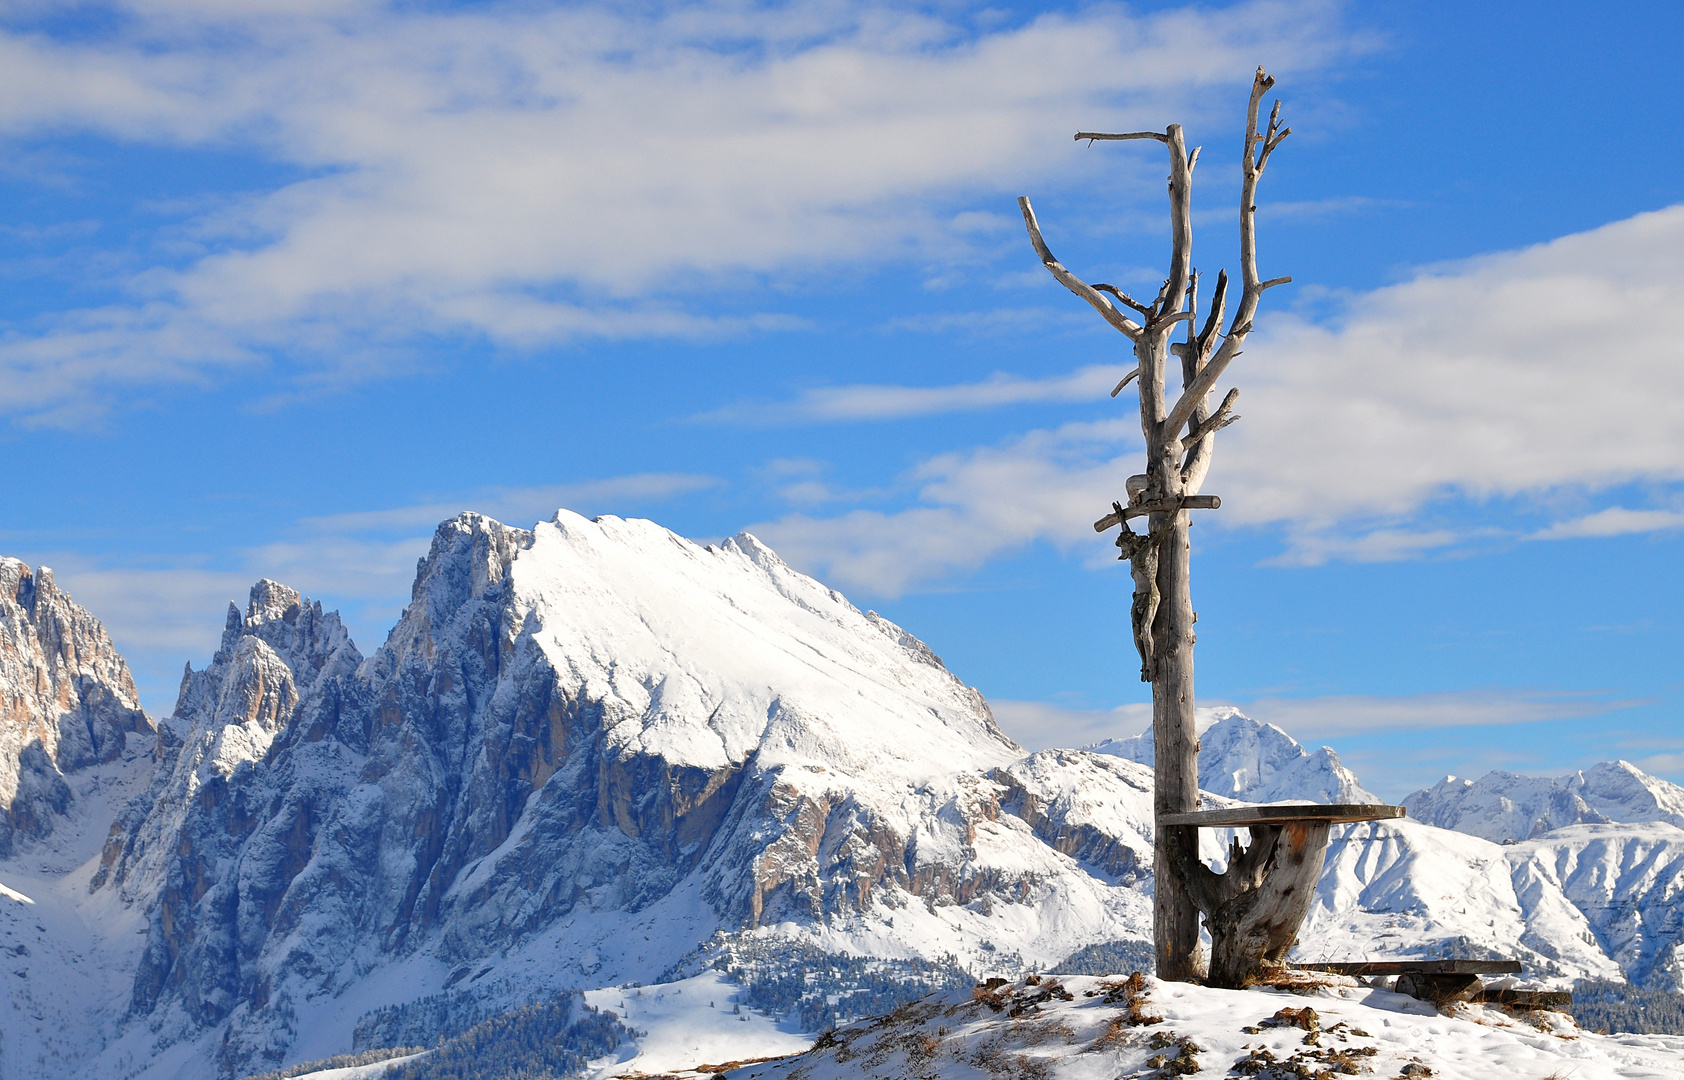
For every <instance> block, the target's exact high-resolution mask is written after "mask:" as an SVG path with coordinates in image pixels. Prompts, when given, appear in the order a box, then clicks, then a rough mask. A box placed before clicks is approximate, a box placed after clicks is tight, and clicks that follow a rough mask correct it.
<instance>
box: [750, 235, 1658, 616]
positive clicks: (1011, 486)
mask: <svg viewBox="0 0 1684 1080" xmlns="http://www.w3.org/2000/svg"><path fill="white" fill-rule="evenodd" d="M1282 269H1288V268H1282ZM1071 303H1072V304H1074V303H1076V301H1074V300H1073V299H1072V300H1071ZM1680 342H1684V206H1678V207H1672V208H1669V209H1667V210H1663V211H1658V212H1654V213H1648V214H1641V215H1638V216H1637V217H1634V218H1630V219H1628V220H1625V221H1620V222H1615V223H1613V224H1611V225H1607V226H1604V227H1602V228H1599V229H1595V230H1592V231H1590V232H1586V233H1579V234H1575V235H1572V236H1567V237H1563V238H1561V239H1559V240H1555V241H1553V242H1551V243H1548V244H1541V245H1538V246H1536V247H1532V248H1527V249H1525V250H1522V251H1516V252H1508V253H1504V254H1500V255H1493V256H1488V257H1485V258H1481V259H1476V260H1472V261H1470V262H1466V263H1461V264H1457V265H1454V266H1445V267H1437V268H1433V269H1431V270H1429V271H1426V272H1423V273H1422V274H1421V275H1420V276H1418V277H1417V278H1415V279H1414V280H1411V281H1408V282H1405V283H1403V284H1399V285H1394V286H1390V287H1387V288H1383V289H1378V290H1376V291H1374V292H1372V293H1368V294H1366V295H1361V296H1356V297H1354V298H1351V299H1350V300H1349V301H1348V303H1347V306H1346V308H1345V310H1344V312H1343V314H1342V316H1341V318H1340V319H1339V320H1338V321H1337V322H1336V323H1335V324H1333V325H1329V326H1315V325H1311V324H1309V323H1306V322H1303V321H1301V320H1298V319H1295V318H1292V317H1291V316H1281V315H1275V316H1272V317H1268V318H1265V320H1264V321H1263V322H1262V323H1261V326H1260V329H1259V331H1258V333H1257V334H1256V335H1254V336H1253V338H1252V340H1251V342H1250V343H1249V345H1248V348H1247V352H1246V355H1245V356H1244V357H1243V358H1242V359H1241V360H1239V361H1238V362H1237V363H1236V364H1235V365H1234V366H1233V368H1231V369H1230V379H1231V380H1232V382H1233V383H1234V384H1236V385H1238V386H1239V387H1240V388H1241V390H1242V393H1241V397H1240V400H1239V407H1238V411H1239V412H1240V413H1241V414H1242V415H1243V417H1244V419H1242V420H1241V421H1240V422H1239V423H1238V424H1236V425H1234V426H1233V427H1231V428H1228V429H1227V430H1225V431H1224V432H1223V433H1222V435H1221V436H1219V437H1218V440H1217V451H1216V457H1215V464H1214V466H1213V468H1212V470H1211V474H1210V477H1209V479H1208V480H1207V482H1206V484H1205V491H1206V492H1208V493H1212V494H1217V495H1220V496H1221V497H1222V500H1223V501H1222V509H1221V510H1220V511H1216V512H1214V513H1209V512H1207V513H1204V514H1201V515H1199V516H1197V517H1196V520H1199V521H1204V522H1211V523H1214V524H1218V525H1220V526H1225V527H1232V526H1258V525H1272V526H1279V527H1281V528H1282V529H1283V530H1284V532H1285V534H1286V537H1287V541H1288V547H1287V550H1286V552H1285V553H1284V554H1283V555H1282V556H1281V558H1280V560H1279V561H1282V562H1289V563H1301V564H1302V563H1315V562H1321V561H1325V560H1327V559H1350V560H1358V561H1373V560H1385V559H1398V558H1407V557H1411V556H1415V555H1419V554H1421V553H1424V552H1428V551H1432V550H1437V549H1443V548H1449V547H1453V546H1456V545H1459V544H1463V543H1466V542H1468V541H1470V540H1475V539H1478V538H1481V537H1490V536H1492V535H1494V534H1495V533H1497V532H1498V531H1500V530H1496V529H1495V528H1494V527H1493V526H1491V525H1489V524H1488V523H1487V522H1485V521H1482V520H1481V519H1480V518H1479V516H1478V504H1479V503H1480V502H1481V501H1484V500H1491V499H1517V498H1518V499H1523V500H1524V499H1531V500H1535V501H1536V503H1537V505H1539V506H1547V505H1548V504H1549V502H1550V499H1549V498H1548V497H1549V496H1552V495H1554V494H1556V493H1560V492H1572V493H1578V494H1579V495H1580V496H1581V497H1582V496H1583V495H1585V494H1594V493H1595V492H1598V491H1605V490H1608V489H1611V488H1614V487H1617V486H1619V485H1623V484H1630V483H1634V482H1641V483H1645V484H1649V485H1655V486H1659V487H1661V488H1663V489H1664V488H1666V487H1667V486H1668V485H1676V484H1678V483H1679V482H1681V481H1684V346H1681V345H1680V344H1679V343H1680ZM1096 373H1097V369H1090V370H1089V372H1088V373H1080V372H1079V373H1076V374H1075V375H1072V376H1068V377H1066V378H1065V379H1063V380H1044V381H1040V382H1037V383H1034V384H1033V386H1034V388H1035V392H1038V393H1040V392H1048V391H1049V390H1050V388H1053V387H1060V386H1063V387H1074V386H1075V385H1076V384H1077V382H1078V381H1079V380H1081V379H1083V378H1087V377H1090V376H1092V377H1095V378H1096V381H1097V376H1096ZM982 386H983V388H986V386H987V384H982ZM860 389H861V391H862V394H861V399H860V400H862V401H865V402H871V401H876V402H881V403H888V404H892V403H899V402H908V403H911V402H919V401H924V402H932V403H934V402H941V403H947V404H955V403H961V402H966V401H969V400H974V399H975V398H976V397H977V396H978V395H979V394H980V393H981V391H980V390H979V388H978V387H976V386H959V387H950V388H946V392H945V394H944V391H943V390H942V389H941V388H918V389H911V388H906V389H905V390H904V396H897V395H896V394H895V393H894V392H893V389H892V388H884V387H873V388H860ZM867 389H868V390H869V391H870V393H869V394H866V393H864V391H865V390H867ZM1007 389H1011V388H1010V387H1008V388H1007ZM1015 389H1016V391H1017V392H1018V393H1019V394H1020V395H1021V397H1022V399H1025V400H1027V399H1030V395H1029V394H1027V393H1024V392H1023V391H1024V389H1025V388H1024V387H1021V386H1019V387H1016V388H1015ZM1004 396H1005V394H1002V397H1004ZM880 408H884V409H885V411H886V405H885V406H880ZM866 411H867V410H866V409H865V408H864V407H861V408H860V412H862V413H864V412H866ZM1133 412H1134V398H1133V395H1132V393H1131V392H1129V391H1125V392H1124V394H1123V395H1122V397H1121V398H1120V399H1119V409H1118V413H1119V419H1118V420H1116V421H1114V422H1110V423H1097V424H1073V425H1067V426H1065V427H1063V428H1059V429H1057V430H1053V431H1038V432H1032V433H1030V434H1028V435H1026V436H1021V437H1018V438H1016V439H1013V440H1010V441H1008V442H1005V443H1002V444H1000V445H997V446H991V447H984V448H978V449H971V450H967V451H962V452H955V453H950V454H945V455H942V456H940V457H936V458H932V459H930V460H929V461H926V462H924V463H923V464H922V465H921V466H920V467H919V468H918V469H917V470H916V471H915V473H914V479H915V480H917V481H918V483H919V485H920V486H919V490H918V494H919V499H920V501H921V503H923V505H920V506H916V507H912V508H910V509H904V510H899V511H895V512H873V511H868V510H859V511H855V512H854V513H852V514H849V515H844V516H842V517H837V518H830V519H817V518H811V517H806V516H800V515H797V516H791V517H787V518H784V519H782V520H780V521H777V522H774V523H768V524H765V525H761V526H758V527H757V531H759V532H760V533H761V534H762V535H764V536H766V537H767V538H768V540H769V542H773V543H774V544H777V543H782V544H785V545H787V546H788V548H789V550H790V554H791V555H792V556H793V557H794V558H796V559H797V560H800V561H801V563H802V564H803V565H807V566H812V567H817V568H824V569H825V570H826V572H828V573H829V574H830V575H831V576H832V577H834V578H836V579H837V580H838V581H840V582H846V583H847V584H848V586H849V587H851V588H854V589H856V590H863V591H870V592H878V593H883V594H888V595H893V594H896V593H898V592H900V591H903V590H905V589H907V588H911V587H913V586H915V585H916V584H918V583H920V582H921V581H926V580H929V579H932V578H937V577H940V576H942V575H943V574H944V573H947V572H950V571H953V570H966V569H970V568H973V567H975V566H977V565H980V564H981V563H982V562H983V561H985V560H986V559H988V558H991V557H993V556H994V555H996V554H999V553H1003V552H1008V551H1012V550H1015V549H1018V548H1021V547H1022V546H1023V545H1025V544H1029V543H1032V542H1035V541H1050V542H1052V543H1054V544H1057V545H1060V546H1068V545H1070V544H1072V543H1075V542H1077V541H1079V540H1080V541H1084V542H1085V543H1086V544H1088V545H1091V544H1092V543H1093V537H1092V534H1091V531H1090V529H1089V523H1090V522H1092V521H1093V520H1094V519H1095V518H1097V517H1099V516H1101V515H1102V514H1103V513H1104V512H1105V508H1106V507H1107V506H1108V505H1109V504H1110V502H1111V500H1113V499H1115V498H1118V497H1120V496H1121V495H1122V493H1123V490H1124V484H1123V481H1124V478H1125V477H1126V476H1128V475H1129V474H1130V473H1133V472H1135V471H1137V470H1138V469H1140V468H1141V465H1142V461H1141V458H1140V453H1139V448H1140V436H1139V425H1138V420H1137V419H1136V417H1135V416H1134V415H1129V414H1132V413H1133ZM1443 499H1458V500H1461V505H1463V506H1464V507H1466V508H1469V509H1467V510H1466V512H1465V513H1464V515H1463V516H1464V518H1466V519H1467V521H1468V523H1467V524H1466V525H1465V526H1462V527H1445V526H1443V525H1439V524H1432V523H1426V522H1423V521H1422V520H1421V519H1420V517H1419V515H1420V513H1421V511H1423V509H1425V508H1428V507H1430V506H1431V505H1432V504H1433V503H1435V502H1436V501H1438V500H1443ZM1681 525H1684V514H1680V513H1679V512H1676V511H1674V510H1670V509H1667V510H1632V509H1626V508H1621V507H1614V508H1609V509H1604V510H1601V511H1597V512H1594V513H1591V514H1589V515H1586V516H1581V517H1578V518H1576V519H1574V520H1570V521H1563V522H1560V523H1557V524H1556V525H1553V526H1550V527H1547V528H1545V529H1543V530H1542V531H1540V532H1537V533H1535V534H1534V535H1535V536H1536V537H1537V538H1539V539H1548V538H1566V537H1585V536H1609V535H1615V534H1617V533H1624V532H1635V531H1651V530H1658V529H1672V528H1678V527H1680V526H1681Z"/></svg>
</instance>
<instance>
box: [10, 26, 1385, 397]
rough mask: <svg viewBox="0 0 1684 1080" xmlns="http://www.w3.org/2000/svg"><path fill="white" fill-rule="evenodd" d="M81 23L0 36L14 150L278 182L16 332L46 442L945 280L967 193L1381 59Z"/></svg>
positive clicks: (1027, 30) (1058, 42) (959, 31)
mask: <svg viewBox="0 0 1684 1080" xmlns="http://www.w3.org/2000/svg"><path fill="white" fill-rule="evenodd" d="M89 11H90V13H94V14H103V15H105V16H108V17H106V18H103V19H99V18H95V19H93V20H91V21H89V22H86V23H85V24H83V29H82V30H81V31H79V32H77V33H74V34H62V35H57V36H55V32H54V30H53V24H51V23H40V24H33V23H31V21H30V19H31V17H32V15H33V10H32V9H30V8H27V7H24V8H16V9H12V10H11V11H10V12H9V13H8V16H6V17H0V134H4V135H6V136H9V137H11V138H12V139H13V140H14V141H17V140H25V141H28V140H39V139H42V138H45V137H48V136H56V135H58V134H61V133H65V132H71V133H80V134H88V135H93V136H96V137H102V138H109V139H113V140H119V141H121V142H124V143H128V144H139V145H143V146H149V147H156V148H161V149H163V150H165V151H170V150H175V149H187V150H198V149H207V148H208V149H213V150H215V151H217V152H219V153H230V154H235V155H243V156H244V157H245V158H246V159H248V160H250V161H251V162H253V163H254V165H256V166H258V168H257V170H256V171H257V173H258V174H259V175H260V176H261V175H263V174H264V173H265V171H267V172H268V173H270V174H272V175H273V176H275V177H276V179H274V180H272V181H269V182H268V183H264V182H263V181H262V180H259V181H258V182H257V184H256V185H255V188H254V190H252V191H250V192H248V193H246V194H244V195H241V196H239V197H234V198H231V199H223V200H221V201H220V202H219V203H218V205H217V206H216V207H215V208H213V209H209V210H199V211H192V210H189V211H185V212H184V216H182V217H179V218H178V219H177V220H176V221H175V227H176V229H177V231H178V232H179V233H180V235H181V236H182V238H183V243H182V244H181V245H177V247H176V248H174V249H172V251H171V252H170V253H169V254H168V255H167V256H166V255H158V256H155V257H151V261H149V262H147V263H146V264H145V265H141V266H138V267H130V268H128V269H126V270H120V271H113V272H112V273H113V276H112V280H111V281H110V283H109V284H110V287H111V288H112V290H114V291H115V292H116V293H117V294H118V295H119V296H120V299H118V300H115V301H113V302H112V303H109V304H104V305H101V306H97V307H91V308H88V309H86V310H79V311H47V312H42V313H41V315H40V317H39V318H38V319H36V320H35V321H34V322H32V323H30V324H27V325H19V326H15V327H13V328H11V330H10V332H9V333H8V334H6V335H5V336H4V337H3V338H0V371H4V372H5V373H6V378H5V379H4V380H0V384H3V388H0V409H3V410H4V411H6V412H10V413H13V414H25V415H30V416H35V417H37V418H38V419H39V420H41V421H43V422H49V421H51V420H52V419H53V418H54V417H55V416H58V415H59V413H58V411H57V410H62V409H65V408H69V407H73V406H71V405H69V404H67V403H73V402H81V403H82V405H81V406H80V407H82V408H83V409H87V408H93V407H98V406H100V405H102V404H108V403H109V402H110V401H111V400H112V396H113V395H114V394H116V393H120V392H123V391H124V390H125V389H126V388H133V387H145V386H155V385H159V384H163V383H191V382H193V381H195V380H201V379H207V378H214V377H216V376H217V375H218V374H219V373H222V372H226V371H229V370H236V369H250V368H257V367H262V366H266V365H272V364H279V365H280V366H281V367H282V368H283V369H285V370H287V371H293V370H295V369H296V370H297V371H298V372H301V373H303V374H305V375H309V376H312V377H314V378H315V379H316V381H317V382H323V381H328V382H331V381H332V380H333V379H336V378H337V379H347V380H355V379H361V378H369V377H376V376H378V375H379V374H381V373H383V372H387V371H390V370H393V369H394V368H398V369H401V368H402V367H403V364H404V361H405V347H406V346H408V345H412V344H415V343H416V342H418V341H424V340H426V339H428V338H429V336H435V337H436V336H440V335H443V336H446V337H460V336H468V337H471V338H482V339H486V340H489V341H491V342H493V343H494V344H496V345H498V346H499V347H504V348H516V349H519V348H529V347H534V346H538V345H543V344H547V343H553V342H557V341H565V340H569V339H577V338H581V337H584V338H590V337H607V338H621V337H650V336H677V337H696V336H717V335H719V334H725V333H734V332H736V333H740V332H744V331H749V330H754V329H755V328H774V329H775V328H777V327H779V326H787V325H788V318H787V316H784V315H780V314H779V313H777V312H775V311H761V312H752V311H751V312H747V313H742V314H729V313H727V314H720V313H719V312H718V311H717V310H710V306H709V305H703V304H698V303H695V302H694V301H695V298H696V297H698V296H701V295H709V294H711V293H712V292H714V291H717V290H719V289H722V288H723V289H727V290H729V289H730V288H731V287H732V285H733V283H741V282H742V281H743V280H759V279H760V276H762V275H768V274H797V273H805V272H811V271H812V270H814V269H815V268H820V267H830V266H838V265H871V264H876V263H880V262H882V261H885V260H892V261H897V262H900V261H904V260H905V259H907V258H908V257H919V258H925V259H934V260H936V261H940V260H942V259H945V258H947V257H949V256H951V255H953V254H954V253H956V252H961V251H963V250H966V249H967V245H969V244H971V243H972V242H973V239H972V238H973V237H975V236H978V235H986V234H988V233H990V232H991V231H994V230H997V229H998V228H999V227H1000V222H999V221H998V220H996V218H997V217H998V215H986V214H978V213H975V212H974V208H973V207H971V206H969V205H968V203H969V201H970V199H972V198H973V197H974V195H975V193H977V192H979V191H987V192H990V193H996V192H1002V191H1007V190H1013V191H1015V189H1016V188H1017V187H1019V186H1021V185H1023V184H1025V183H1028V182H1030V181H1043V180H1045V181H1046V182H1049V183H1050V182H1052V181H1051V178H1053V177H1055V176H1056V177H1058V179H1059V182H1062V183H1070V182H1079V180H1080V179H1081V176H1082V175H1085V174H1084V173H1083V172H1082V170H1083V168H1084V167H1087V168H1093V167H1097V159H1096V161H1095V163H1094V164H1092V165H1088V166H1084V165H1082V164H1078V165H1077V166H1076V168H1075V173H1076V174H1077V175H1075V176H1072V175H1071V172H1072V170H1071V166H1070V163H1069V162H1068V161H1066V160H1064V159H1063V157H1061V156H1058V155H1054V154H1052V153H1050V152H1049V151H1051V150H1052V149H1053V148H1055V147H1059V148H1064V149H1068V148H1067V147H1065V146H1064V144H1065V143H1066V142H1067V141H1068V132H1070V131H1071V130H1074V129H1075V128H1076V127H1077V126H1078V120H1080V122H1081V123H1087V124H1093V123H1101V124H1107V125H1122V126H1128V125H1139V124H1154V125H1155V124H1161V123H1162V116H1163V115H1164V114H1165V113H1166V112H1168V111H1170V110H1172V109H1173V111H1174V112H1175V113H1176V114H1177V115H1185V114H1188V113H1190V112H1193V111H1194V110H1193V108H1192V105H1191V103H1190V97H1191V94H1192V92H1193V91H1195V90H1198V89H1201V88H1205V87H1211V86H1233V85H1238V84H1241V83H1243V81H1244V80H1245V79H1248V78H1249V72H1250V71H1251V69H1252V67H1253V66H1254V65H1255V63H1256V57H1257V56H1258V55H1267V56H1269V57H1271V65H1272V66H1273V67H1276V68H1279V69H1281V70H1282V72H1283V73H1286V72H1290V71H1293V70H1300V71H1302V70H1307V69H1313V68H1316V67H1318V66H1323V65H1326V64H1328V63H1329V62H1332V61H1333V60H1335V59H1337V58H1338V57H1340V56H1343V55H1347V54H1349V53H1350V52H1351V51H1352V50H1353V49H1355V48H1360V47H1361V45H1360V43H1359V42H1356V41H1355V40H1354V39H1353V38H1352V36H1351V35H1350V34H1348V33H1347V32H1346V31H1345V30H1344V28H1343V26H1342V24H1341V20H1340V15H1339V9H1338V6H1337V5H1336V4H1333V3H1330V2H1309V3H1299V4H1293V5H1284V4H1279V3H1272V2H1267V0H1262V2H1252V3H1243V4H1239V5H1236V6H1233V7H1229V8H1225V9H1223V10H1221V11H1206V10H1204V9H1200V8H1195V7H1189V8H1186V9H1182V10H1170V11H1165V12H1159V13H1153V14H1146V15H1138V16H1137V15H1134V14H1131V13H1130V12H1129V11H1128V10H1127V9H1125V8H1121V7H1114V6H1110V5H1101V6H1096V7H1092V8H1086V9H1078V10H1075V11H1070V12H1060V13H1049V14H1046V15H1042V16H1039V17H1036V18H1033V19H1030V20H1027V21H1017V22H1007V23H1003V24H997V25H994V26H993V27H992V28H985V29H978V26H979V25H980V24H979V23H978V22H977V21H973V20H970V19H969V17H968V15H967V13H965V12H962V11H953V10H950V9H948V8H946V7H944V6H932V7H931V8H929V9H928V10H924V11H919V10H909V9H905V8H904V7H895V6H892V5H874V4H872V3H862V2H842V3H821V2H810V3H808V2H795V3H787V4H776V5H746V4H744V5H737V4H727V5H710V6H695V5H688V4H685V5H670V6H669V5H659V4H657V5H650V6H641V7H631V8H628V7H625V6H613V5H606V4H583V5H559V4H517V3H507V4H489V5H473V6H470V7H468V8H458V9H438V8H435V7H429V6H425V5H423V6H419V7H418V6H415V5H407V4H388V3H377V2H372V0H367V2H361V3H353V4H348V5H338V4H335V5H325V4H322V5H318V4H315V3H297V4H292V3H262V4H249V5H248V4H215V3H185V2H183V3H161V2H141V0H132V2H128V3H124V2H120V0H119V2H112V3H107V4H96V5H90V7H89ZM1055 161H1057V162H1058V164H1057V165H1054V164H1053V162H1055ZM1114 164H1115V163H1112V165H1113V167H1114ZM1142 175H1144V174H1142ZM1143 190H1144V189H1143ZM189 194H192V193H189ZM190 202H191V200H190V199H189V200H188V203H190ZM143 261H144V260H143ZM344 357H353V358H354V362H352V363H349V364H347V363H345V362H343V361H342V358H344ZM88 402H91V403H92V404H91V405H89V404H87V403H88Z"/></svg>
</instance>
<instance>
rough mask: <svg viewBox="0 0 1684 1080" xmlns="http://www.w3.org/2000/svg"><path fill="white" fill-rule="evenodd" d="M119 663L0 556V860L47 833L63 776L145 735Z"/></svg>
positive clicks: (67, 609) (62, 597) (53, 592)
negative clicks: (131, 736)
mask: <svg viewBox="0 0 1684 1080" xmlns="http://www.w3.org/2000/svg"><path fill="white" fill-rule="evenodd" d="M151 730H152V723H151V721H150V720H148V719H147V717H146V714H145V713H144V712H142V711H141V708H140V700H139V696H138V695H137V693H136V691H135V685H134V680H133V679H132V678H131V677H130V676H129V667H128V664H127V663H125V662H124V660H123V658H122V656H120V655H119V654H118V653H117V650H116V648H115V647H114V646H113V645H112V644H111V638H110V637H109V636H108V635H107V634H106V632H105V627H103V626H102V625H100V622H99V620H98V619H96V618H94V617H93V616H92V615H90V614H88V612H86V611H84V610H83V609H82V608H81V607H79V606H78V605H77V604H76V603H75V601H73V600H71V599H70V597H69V596H67V595H66V594H65V593H63V592H61V591H59V589H58V586H56V585H55V584H54V583H53V572H52V571H51V570H49V569H47V568H46V567H44V566H43V567H41V568H39V569H38V570H33V571H32V570H31V569H30V568H29V567H28V566H26V565H25V564H24V563H22V562H19V561H18V560H16V559H8V558H0V858H6V857H8V856H9V855H10V854H11V853H12V850H13V847H14V845H15V844H17V843H18V842H19V841H22V840H26V839H28V838H39V837H43V836H46V835H47V834H48V833H50V832H52V829H53V821H54V818H55V817H57V816H59V815H62V814H63V813H65V812H66V811H67V810H68V809H69V807H70V801H71V789H70V787H69V785H67V784H66V783H65V780H64V776H65V775H66V774H68V773H74V772H76V771H77V770H79V769H83V768H86V767H87V766H89V765H92V764H95V763H96V762H102V761H111V760H113V759H115V758H116V757H118V756H119V755H121V754H122V752H123V745H124V740H125V739H126V738H127V736H128V735H129V734H130V733H134V732H140V733H149V732H150V731H151Z"/></svg>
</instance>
